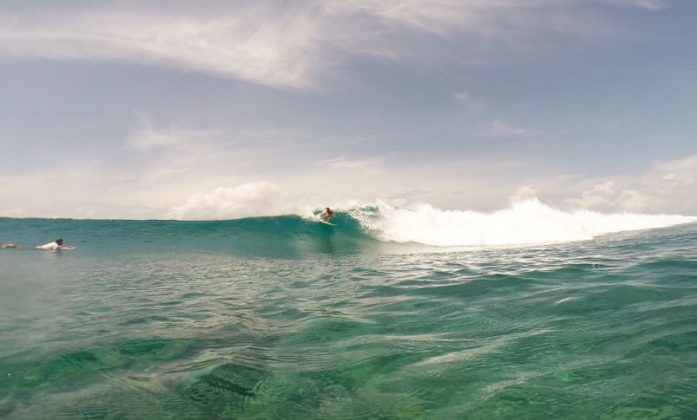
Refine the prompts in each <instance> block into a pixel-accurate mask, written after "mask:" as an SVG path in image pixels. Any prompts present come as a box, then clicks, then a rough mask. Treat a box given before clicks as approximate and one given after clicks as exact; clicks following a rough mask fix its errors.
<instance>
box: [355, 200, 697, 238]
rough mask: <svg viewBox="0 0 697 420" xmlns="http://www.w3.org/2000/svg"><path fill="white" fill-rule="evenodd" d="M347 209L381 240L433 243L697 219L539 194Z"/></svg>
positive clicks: (571, 234) (585, 232)
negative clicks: (496, 205) (554, 203)
mask: <svg viewBox="0 0 697 420" xmlns="http://www.w3.org/2000/svg"><path fill="white" fill-rule="evenodd" d="M347 213H348V214H350V215H351V216H352V217H353V218H355V219H356V220H358V221H359V223H360V224H361V225H362V226H363V227H364V228H365V229H366V230H367V231H368V232H372V233H373V234H374V235H375V236H376V237H377V238H378V239H380V240H382V241H389V242H415V243H420V244H425V245H433V246H486V245H527V244H543V243H560V242H572V241H581V240H588V239H592V238H594V237H596V236H599V235H603V234H608V233H615V232H622V231H632V230H643V229H655V228H662V227H668V226H673V225H678V224H682V223H690V222H694V221H697V217H689V216H680V215H648V214H633V213H619V214H603V213H599V212H595V211H588V210H577V211H563V210H559V209H554V208H552V207H550V206H548V205H546V204H544V203H542V202H540V201H539V200H538V199H529V200H526V201H522V202H518V203H515V204H513V205H512V206H511V208H508V209H505V210H500V211H496V212H492V213H482V212H475V211H467V210H439V209H437V208H434V207H433V206H431V205H429V204H418V205H413V206H410V207H408V208H397V207H393V206H391V205H389V204H387V203H383V202H381V203H378V204H377V205H376V206H373V207H364V208H353V209H348V210H347Z"/></svg>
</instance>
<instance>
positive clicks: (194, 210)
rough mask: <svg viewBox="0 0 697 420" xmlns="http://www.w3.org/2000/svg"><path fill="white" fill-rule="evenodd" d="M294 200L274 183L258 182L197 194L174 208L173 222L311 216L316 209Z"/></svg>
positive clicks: (296, 199)
mask: <svg viewBox="0 0 697 420" xmlns="http://www.w3.org/2000/svg"><path fill="white" fill-rule="evenodd" d="M303 202H304V200H301V199H299V198H298V197H294V199H291V197H290V196H289V195H288V194H287V193H286V192H284V191H283V190H282V189H281V187H279V186H278V185H276V184H274V183H270V182H264V181H255V182H249V183H246V184H242V185H239V186H237V187H232V188H230V187H219V188H216V189H215V190H214V191H212V192H210V193H202V192H197V193H194V194H193V195H191V196H190V197H189V199H188V200H187V201H186V202H185V203H184V204H182V205H180V206H176V207H173V208H172V209H171V210H170V211H169V214H168V216H169V217H170V218H172V219H195V220H222V219H237V218H242V217H252V216H276V215H282V214H293V213H307V214H309V213H311V210H312V208H311V207H309V206H308V205H307V203H306V202H305V204H301V203H303Z"/></svg>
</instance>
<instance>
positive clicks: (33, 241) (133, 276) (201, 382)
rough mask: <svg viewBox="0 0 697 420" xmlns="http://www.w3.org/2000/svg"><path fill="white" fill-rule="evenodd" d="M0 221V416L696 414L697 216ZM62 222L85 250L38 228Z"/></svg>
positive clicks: (59, 228) (60, 228)
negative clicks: (43, 247) (489, 226)
mask: <svg viewBox="0 0 697 420" xmlns="http://www.w3.org/2000/svg"><path fill="white" fill-rule="evenodd" d="M336 224H337V225H338V226H337V227H331V226H325V225H322V224H319V223H313V222H310V221H306V220H304V219H302V218H300V217H296V216H284V217H275V218H255V219H244V220H238V221H225V222H158V221H143V222H135V221H74V220H42V219H0V242H10V241H11V242H15V243H17V244H18V245H20V246H21V247H22V248H23V249H18V250H0V417H6V418H9V419H56V418H89V419H101V418H163V419H166V418H173V419H174V418H176V419H189V418H191V419H210V418H258V419H274V418H297V419H333V418H356V419H402V418H404V419H421V418H422V419H441V418H442V419H451V418H468V419H492V418H510V419H539V418H570V419H571V418H573V419H579V418H598V419H605V418H607V419H621V418H627V419H637V418H646V419H682V418H684V419H688V418H697V248H696V247H697V225H695V224H687V225H680V226H675V227H671V228H664V229H656V230H650V231H639V232H633V233H619V234H611V235H606V236H603V237H600V238H596V239H593V240H590V241H583V242H573V243H567V244H556V245H545V246H542V245H538V246H528V247H517V248H506V247H483V248H481V247H480V248H460V249H452V248H450V249H445V248H433V247H424V246H420V245H416V244H401V245H400V244H391V243H386V242H381V241H379V240H377V239H376V238H375V237H374V236H373V235H371V234H369V233H367V232H365V231H364V230H363V229H362V228H361V226H360V224H359V223H358V222H357V221H356V220H354V219H352V218H350V217H348V216H343V217H338V218H337V219H336ZM56 237H63V238H64V239H65V243H66V244H67V245H76V246H77V247H78V249H77V250H75V251H72V252H58V253H56V252H43V251H37V250H33V249H31V248H32V247H33V246H34V245H39V244H42V243H46V242H49V241H51V240H53V239H55V238H56Z"/></svg>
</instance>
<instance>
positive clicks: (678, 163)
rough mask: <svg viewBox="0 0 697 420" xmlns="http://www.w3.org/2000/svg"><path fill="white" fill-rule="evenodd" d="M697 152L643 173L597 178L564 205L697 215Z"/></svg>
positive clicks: (660, 163) (592, 208)
mask: <svg viewBox="0 0 697 420" xmlns="http://www.w3.org/2000/svg"><path fill="white" fill-rule="evenodd" d="M696 192H697V155H693V156H688V157H686V158H684V159H678V160H673V161H667V162H658V163H656V164H655V165H654V167H653V169H652V170H651V171H650V172H649V173H647V174H639V175H625V176H618V177H613V178H611V179H606V180H600V181H597V182H595V183H593V184H592V185H591V186H590V187H588V188H586V189H585V190H584V191H583V192H582V193H581V195H580V197H578V198H570V199H567V200H565V201H566V204H567V205H570V206H572V207H577V208H584V209H591V210H601V211H608V210H613V211H616V210H622V211H630V212H650V213H678V214H686V215H697V194H695V193H696Z"/></svg>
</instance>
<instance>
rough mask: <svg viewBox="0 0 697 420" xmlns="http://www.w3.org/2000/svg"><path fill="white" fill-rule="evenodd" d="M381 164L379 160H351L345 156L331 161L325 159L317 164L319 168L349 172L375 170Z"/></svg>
mask: <svg viewBox="0 0 697 420" xmlns="http://www.w3.org/2000/svg"><path fill="white" fill-rule="evenodd" d="M380 163H381V159H379V158H372V159H351V158H347V157H345V156H340V157H336V158H331V159H325V160H322V161H320V162H319V165H320V166H325V167H328V168H329V169H350V170H354V169H355V170H368V169H377V167H378V165H379V164H380Z"/></svg>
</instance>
